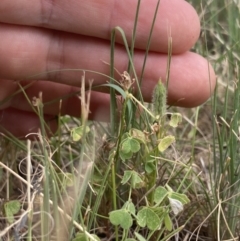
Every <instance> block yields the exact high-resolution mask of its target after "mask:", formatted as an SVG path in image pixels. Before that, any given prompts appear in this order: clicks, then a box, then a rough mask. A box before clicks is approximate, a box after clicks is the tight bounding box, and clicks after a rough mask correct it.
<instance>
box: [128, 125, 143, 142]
mask: <svg viewBox="0 0 240 241" xmlns="http://www.w3.org/2000/svg"><path fill="white" fill-rule="evenodd" d="M129 134H130V136H131V137H133V138H134V139H136V140H138V141H140V142H141V143H143V144H145V143H146V136H145V134H144V133H143V132H142V131H140V130H138V129H135V128H132V129H130V131H129Z"/></svg>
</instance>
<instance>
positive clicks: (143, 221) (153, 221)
mask: <svg viewBox="0 0 240 241" xmlns="http://www.w3.org/2000/svg"><path fill="white" fill-rule="evenodd" d="M137 223H138V225H139V226H140V227H145V226H147V227H148V228H149V229H150V230H152V231H155V230H157V229H158V228H159V226H160V224H161V220H160V218H159V217H158V215H157V214H156V213H155V212H154V211H152V210H151V209H150V208H148V207H144V208H143V209H142V210H140V211H139V212H138V214H137Z"/></svg>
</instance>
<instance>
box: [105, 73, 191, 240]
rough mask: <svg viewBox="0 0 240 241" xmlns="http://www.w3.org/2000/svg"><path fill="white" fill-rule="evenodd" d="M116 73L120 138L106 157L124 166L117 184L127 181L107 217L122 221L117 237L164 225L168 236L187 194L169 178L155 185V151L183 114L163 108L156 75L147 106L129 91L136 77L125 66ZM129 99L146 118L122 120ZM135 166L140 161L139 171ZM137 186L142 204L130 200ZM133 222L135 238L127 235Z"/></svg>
mask: <svg viewBox="0 0 240 241" xmlns="http://www.w3.org/2000/svg"><path fill="white" fill-rule="evenodd" d="M121 77H122V79H121V81H120V86H121V87H122V88H123V90H124V93H125V95H124V100H123V103H122V106H123V107H122V118H121V123H120V136H121V138H119V141H118V143H117V145H116V147H115V148H114V149H112V150H111V152H110V160H111V159H113V160H114V162H115V165H124V167H125V168H124V169H125V170H124V171H123V174H122V176H121V181H120V183H118V185H119V186H122V188H123V189H125V190H126V187H127V192H128V195H127V196H128V199H127V200H126V201H125V202H124V203H123V205H122V207H121V208H119V209H116V210H113V211H111V212H109V220H110V222H111V223H112V224H113V225H115V226H119V227H121V229H122V231H123V232H122V238H121V239H122V240H129V241H130V240H132V241H133V240H136V239H137V240H140V241H142V240H148V239H149V238H150V237H151V236H152V235H154V236H155V235H156V234H157V236H158V238H161V237H163V235H164V234H166V231H167V233H168V235H167V236H165V238H169V237H170V236H172V235H174V234H175V233H176V232H178V231H179V230H180V229H181V228H182V227H180V228H177V229H175V228H174V227H173V223H172V217H174V216H176V215H178V214H179V213H180V212H181V211H182V210H183V208H184V205H185V204H187V203H188V202H189V199H188V197H187V196H186V195H185V194H183V193H179V192H175V191H174V190H173V189H172V188H171V187H170V186H169V185H168V184H166V185H156V184H157V179H158V165H159V158H158V157H160V156H163V154H164V152H165V151H166V150H167V149H168V147H170V146H171V145H172V144H173V143H174V142H175V137H174V136H173V135H170V134H168V129H169V128H176V127H177V126H178V124H179V123H180V122H181V120H182V116H181V114H179V113H167V111H166V99H167V96H166V87H165V85H164V84H163V83H162V82H161V81H159V82H158V83H157V85H156V87H155V89H154V91H153V100H152V110H151V108H147V107H146V106H145V105H144V104H142V103H141V102H140V101H139V100H138V99H137V98H136V97H134V96H133V95H132V93H130V92H129V90H130V89H131V87H132V85H133V83H134V82H135V80H134V79H131V77H130V75H129V74H128V73H127V72H126V71H125V72H124V73H123V74H122V75H121ZM131 105H136V106H137V107H138V108H139V109H141V113H140V115H141V116H144V114H147V115H148V117H149V120H150V122H149V123H147V124H142V125H141V124H140V125H139V128H136V127H131V125H129V124H127V123H126V121H127V120H126V118H125V117H126V116H127V114H126V113H128V115H131ZM167 115H168V116H169V115H170V120H169V121H167V120H166V117H167ZM143 126H144V127H143ZM117 160H119V161H117ZM118 162H120V163H121V164H119V163H118ZM113 165H114V164H113ZM136 165H137V166H138V167H137V168H135V166H136ZM139 166H140V167H142V170H141V172H140V168H139ZM116 175H117V174H116ZM138 189H145V190H146V192H148V193H146V195H145V196H144V197H143V200H142V201H141V202H140V203H139V204H141V205H139V204H138V206H137V205H136V204H135V203H133V200H132V196H133V193H134V192H135V191H136V192H137V190H138ZM133 224H134V225H133ZM133 226H134V235H133V236H134V238H128V237H129V235H130V234H131V235H132V232H131V231H130V230H131V228H132V227H133ZM141 230H145V231H144V233H148V235H147V236H146V237H143V235H142V234H141V233H143V232H142V231H141ZM155 237H156V236H155ZM135 238H136V239H135ZM163 240H164V238H163Z"/></svg>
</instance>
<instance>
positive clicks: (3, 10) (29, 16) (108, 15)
mask: <svg viewBox="0 0 240 241" xmlns="http://www.w3.org/2000/svg"><path fill="white" fill-rule="evenodd" d="M157 2H158V0H142V1H141V6H140V12H139V18H138V26H137V34H136V42H135V47H136V48H139V49H145V48H146V45H147V41H148V37H149V34H150V29H151V25H152V21H153V16H154V12H155V10H156V6H157ZM137 3H138V0H131V1H123V0H122V1H117V0H101V1H99V0H88V1H83V0H81V1H76V0H55V1H49V0H35V1H28V0H18V1H14V0H1V1H0V22H4V23H11V24H20V25H29V26H35V27H44V28H50V29H57V30H62V31H67V32H72V33H77V34H83V35H86V36H93V37H97V38H101V39H110V36H111V30H112V29H113V28H114V27H115V26H120V27H122V28H123V30H124V32H125V34H126V38H127V40H128V42H129V43H130V42H131V39H132V31H133V26H134V18H135V12H136V8H137ZM199 32H200V23H199V19H198V16H197V13H196V12H195V10H194V9H193V7H192V6H191V5H190V4H188V3H187V2H185V1H184V0H161V1H160V7H159V10H158V13H157V18H156V22H155V25H154V30H153V35H152V39H151V46H150V50H152V51H157V52H162V53H166V52H167V51H168V40H169V37H170V36H171V37H172V39H173V53H175V54H177V53H182V52H185V51H187V50H189V49H190V48H191V47H192V46H193V45H194V43H195V42H196V40H197V39H198V36H199ZM117 42H119V43H122V40H121V38H120V36H117Z"/></svg>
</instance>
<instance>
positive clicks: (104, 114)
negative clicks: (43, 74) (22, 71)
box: [0, 80, 110, 121]
mask: <svg viewBox="0 0 240 241" xmlns="http://www.w3.org/2000/svg"><path fill="white" fill-rule="evenodd" d="M1 82H2V83H1ZM0 83H1V87H2V89H6V88H5V87H8V86H4V85H3V84H4V81H2V80H0ZM9 83H11V81H8V82H7V84H9ZM12 85H14V86H16V82H14V81H12ZM21 85H22V88H24V93H23V91H20V93H19V94H17V95H15V94H14V93H15V92H16V91H17V89H20V88H19V87H18V88H15V91H13V92H12V93H10V96H11V95H12V97H10V98H8V99H9V101H8V102H5V101H4V99H3V98H2V96H3V97H4V96H5V94H4V95H2V96H1V95H0V103H1V101H2V102H3V103H4V105H3V107H2V106H1V105H0V109H4V108H6V106H8V107H12V108H14V109H16V110H21V111H23V112H34V111H36V108H34V107H33V102H32V101H33V98H36V97H37V98H38V97H39V93H40V92H41V98H42V101H43V104H44V114H46V115H52V116H59V115H66V114H67V115H71V116H75V117H80V116H81V99H80V89H79V88H76V87H71V86H69V85H62V84H57V83H51V82H46V81H36V82H32V83H31V85H30V86H29V82H21ZM26 87H27V88H26ZM11 89H13V88H11ZM8 92H9V91H8ZM0 94H1V93H0ZM26 96H27V97H26ZM87 99H88V92H86V101H87ZM89 111H90V112H89V119H92V120H101V121H109V118H110V97H109V95H108V94H105V93H99V92H94V91H92V92H91V94H90V106H89Z"/></svg>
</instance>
